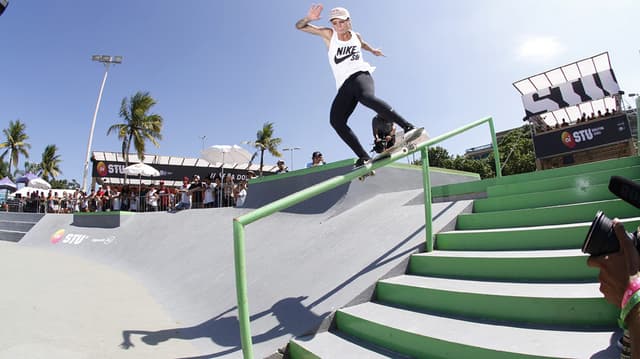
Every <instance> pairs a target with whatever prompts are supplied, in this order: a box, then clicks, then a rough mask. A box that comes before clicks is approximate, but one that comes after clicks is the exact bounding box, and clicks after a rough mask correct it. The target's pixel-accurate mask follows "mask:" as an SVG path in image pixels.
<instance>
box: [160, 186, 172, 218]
mask: <svg viewBox="0 0 640 359" xmlns="http://www.w3.org/2000/svg"><path fill="white" fill-rule="evenodd" d="M170 195H171V190H170V189H169V188H167V187H166V186H165V185H164V181H160V188H158V197H159V203H158V205H159V207H160V208H159V209H160V210H161V211H166V210H168V209H169V196H170Z"/></svg>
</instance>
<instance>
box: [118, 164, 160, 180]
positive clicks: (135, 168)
mask: <svg viewBox="0 0 640 359" xmlns="http://www.w3.org/2000/svg"><path fill="white" fill-rule="evenodd" d="M124 173H125V174H126V175H127V176H144V177H157V176H160V171H158V170H157V169H155V168H153V167H151V166H149V165H148V164H146V163H136V164H133V165H130V166H127V167H125V168H124Z"/></svg>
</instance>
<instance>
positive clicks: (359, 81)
mask: <svg viewBox="0 0 640 359" xmlns="http://www.w3.org/2000/svg"><path fill="white" fill-rule="evenodd" d="M358 102H360V103H361V104H363V105H365V106H366V107H368V108H370V109H372V110H373V111H375V112H376V113H377V114H378V115H379V116H381V117H382V118H384V119H385V120H387V121H391V122H395V123H397V124H398V125H399V126H400V127H402V128H403V129H405V128H407V127H413V125H411V124H410V123H409V122H407V121H406V120H405V119H404V118H402V117H401V116H400V115H398V114H397V113H396V112H395V111H393V109H392V108H391V106H389V104H387V103H386V102H384V101H382V100H381V99H379V98H377V97H376V95H375V87H374V84H373V77H371V74H370V73H368V72H364V71H361V72H356V73H355V74H353V75H351V77H349V78H348V79H347V80H346V81H345V82H344V83H343V84H342V86H341V87H340V89H339V90H338V94H337V95H336V98H334V99H333V103H332V104H331V113H330V123H331V126H332V127H333V129H334V130H336V132H337V133H338V135H339V136H340V138H341V139H342V140H343V141H344V142H345V143H346V144H347V145H348V146H349V147H350V148H351V150H352V151H353V152H354V153H355V154H356V156H358V157H359V158H368V157H369V154H368V153H367V151H366V150H365V149H364V148H362V145H361V144H360V141H359V140H358V137H356V135H355V134H354V133H353V131H352V130H351V128H350V127H349V126H347V120H348V119H349V116H351V114H352V113H353V110H355V109H356V105H357V104H358Z"/></svg>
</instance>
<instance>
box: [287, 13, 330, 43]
mask: <svg viewBox="0 0 640 359" xmlns="http://www.w3.org/2000/svg"><path fill="white" fill-rule="evenodd" d="M321 13H322V4H313V5H311V8H310V9H309V11H308V12H307V16H305V17H303V18H302V19H300V20H298V22H296V29H298V30H300V31H304V32H307V33H309V34H313V35H318V36H320V37H322V39H323V40H324V42H325V44H326V45H327V47H328V46H329V41H330V40H331V35H332V34H333V30H331V29H330V28H328V27H320V26H316V25H313V24H311V22H312V21H316V20H319V19H320V14H321Z"/></svg>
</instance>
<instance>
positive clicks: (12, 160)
mask: <svg viewBox="0 0 640 359" xmlns="http://www.w3.org/2000/svg"><path fill="white" fill-rule="evenodd" d="M26 127H27V126H26V125H25V124H24V123H22V122H20V120H16V122H13V121H9V128H5V129H4V130H2V132H3V133H4V135H5V138H6V140H5V142H2V143H0V148H5V150H4V152H3V153H2V155H0V158H2V159H4V157H5V156H6V155H7V154H9V172H11V167H12V166H13V167H14V168H16V169H17V168H18V160H19V158H20V155H24V157H25V158H29V152H27V149H29V148H31V145H30V144H28V143H27V142H26V141H27V140H28V139H29V136H27V134H26V133H25V132H24V131H25V129H26Z"/></svg>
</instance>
